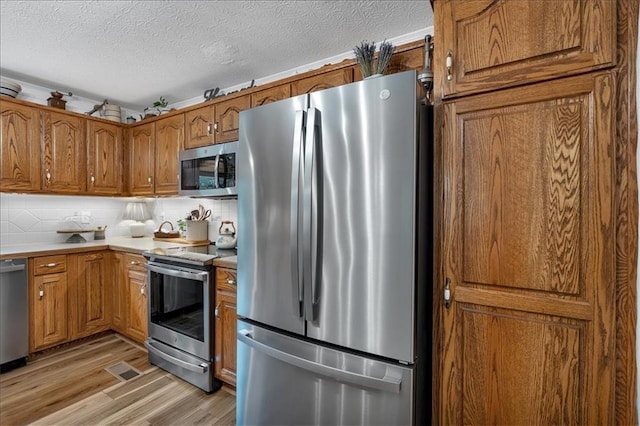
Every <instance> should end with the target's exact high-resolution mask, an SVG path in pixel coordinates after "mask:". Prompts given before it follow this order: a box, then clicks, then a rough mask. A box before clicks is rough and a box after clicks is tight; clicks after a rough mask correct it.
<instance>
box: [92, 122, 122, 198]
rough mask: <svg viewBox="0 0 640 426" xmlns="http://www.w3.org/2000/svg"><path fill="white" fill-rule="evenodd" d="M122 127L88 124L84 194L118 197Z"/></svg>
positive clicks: (120, 172) (119, 191)
mask: <svg viewBox="0 0 640 426" xmlns="http://www.w3.org/2000/svg"><path fill="white" fill-rule="evenodd" d="M122 144H123V140H122V127H121V126H119V125H117V124H109V123H104V122H101V121H94V120H88V123H87V193H89V194H97V195H121V194H122V190H123V186H122Z"/></svg>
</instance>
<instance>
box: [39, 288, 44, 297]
mask: <svg viewBox="0 0 640 426" xmlns="http://www.w3.org/2000/svg"><path fill="white" fill-rule="evenodd" d="M38 290H39V292H38V296H40V300H42V298H43V297H44V290H43V289H42V286H40V287H39V288H38Z"/></svg>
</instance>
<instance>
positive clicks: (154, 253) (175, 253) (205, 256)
mask: <svg viewBox="0 0 640 426" xmlns="http://www.w3.org/2000/svg"><path fill="white" fill-rule="evenodd" d="M142 255H143V256H144V257H146V258H147V259H149V260H151V261H160V262H171V263H188V264H191V265H200V266H206V265H211V264H212V263H213V260H214V259H217V258H220V257H228V256H235V255H236V250H222V249H218V248H217V247H216V246H215V245H213V244H211V245H207V246H195V247H194V246H180V247H168V248H155V249H153V250H149V251H145V252H143V253H142Z"/></svg>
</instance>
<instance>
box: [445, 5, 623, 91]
mask: <svg viewBox="0 0 640 426" xmlns="http://www.w3.org/2000/svg"><path fill="white" fill-rule="evenodd" d="M436 7H437V8H440V9H441V13H439V15H438V16H439V18H438V16H436V20H435V23H434V27H435V28H436V29H437V30H438V33H437V37H436V43H435V48H436V49H437V50H440V52H439V53H438V54H437V55H436V56H437V57H438V58H441V59H443V60H442V61H440V60H438V62H435V65H434V66H435V67H442V68H443V69H442V70H440V72H439V73H438V74H439V75H440V76H441V79H440V81H439V82H438V83H437V84H436V87H439V88H440V90H441V91H442V97H447V96H449V95H454V94H462V93H474V92H480V91H486V90H491V89H499V88H504V87H507V86H513V85H518V84H522V83H524V82H527V83H529V82H533V81H540V80H545V79H549V78H552V77H561V76H567V75H571V74H577V73H580V72H584V71H589V70H593V69H596V68H601V67H606V66H613V65H615V46H616V25H615V22H616V2H615V1H611V0H554V1H548V2H544V5H542V3H540V2H535V1H493V0H484V1H469V2H467V1H453V0H442V1H441V0H438V1H437V6H436ZM447 65H450V66H447Z"/></svg>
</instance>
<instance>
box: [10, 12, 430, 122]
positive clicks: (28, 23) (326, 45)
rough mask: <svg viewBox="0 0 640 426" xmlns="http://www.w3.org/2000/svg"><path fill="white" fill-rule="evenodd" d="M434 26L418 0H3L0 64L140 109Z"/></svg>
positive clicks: (31, 78)
mask: <svg viewBox="0 0 640 426" xmlns="http://www.w3.org/2000/svg"><path fill="white" fill-rule="evenodd" d="M432 25H433V14H432V10H431V6H430V4H429V0H415V1H358V0H352V1H301V0H298V1H275V0H272V1H7V0H1V1H0V73H1V74H2V75H5V76H7V77H13V78H16V79H20V80H23V81H27V82H30V83H34V84H39V85H42V86H45V87H49V88H52V89H56V90H60V91H71V92H74V93H75V94H78V95H81V96H85V97H89V98H92V99H104V98H106V99H109V101H110V102H112V103H119V104H121V105H123V106H125V107H127V108H132V109H136V110H142V109H144V107H146V106H148V105H150V104H151V103H153V101H154V100H156V99H158V97H159V96H161V95H162V96H165V97H166V98H167V100H168V101H169V103H176V102H180V101H184V100H186V99H191V98H194V97H196V96H200V95H202V93H203V92H204V90H205V89H208V88H211V87H220V88H225V87H232V86H237V85H239V84H243V83H246V84H247V85H248V84H249V83H250V82H251V80H253V79H258V78H261V77H266V76H269V75H273V74H276V73H279V72H283V71H286V70H290V69H293V68H296V67H299V66H301V65H304V64H308V63H312V62H315V61H318V60H322V59H325V58H330V57H332V56H335V55H339V54H342V53H345V52H349V51H351V50H352V49H353V47H354V46H355V45H356V44H358V43H359V42H360V41H362V40H369V41H376V42H381V41H382V40H383V39H392V38H394V37H398V36H402V35H404V34H408V33H411V32H414V31H417V30H421V29H424V28H427V27H431V26H432Z"/></svg>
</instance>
